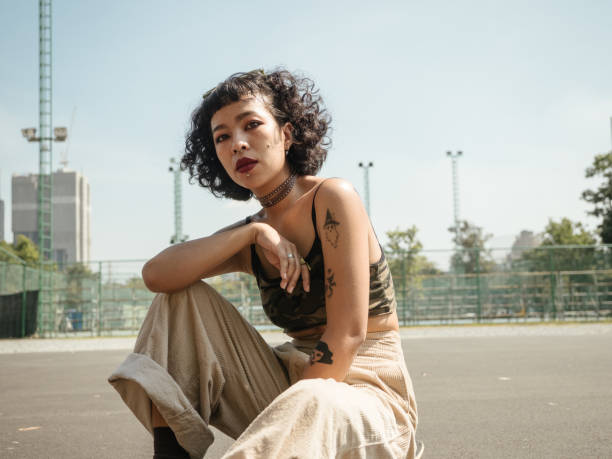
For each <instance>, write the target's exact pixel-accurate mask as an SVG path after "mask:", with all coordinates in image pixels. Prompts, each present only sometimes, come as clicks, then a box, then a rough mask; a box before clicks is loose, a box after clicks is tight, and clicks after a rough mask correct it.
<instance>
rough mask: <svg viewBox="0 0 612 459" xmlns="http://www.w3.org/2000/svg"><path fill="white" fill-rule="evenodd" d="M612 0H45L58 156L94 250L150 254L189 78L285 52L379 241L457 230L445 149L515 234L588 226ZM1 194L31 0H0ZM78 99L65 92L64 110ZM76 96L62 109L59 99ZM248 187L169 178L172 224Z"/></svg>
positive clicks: (30, 101) (206, 82)
mask: <svg viewBox="0 0 612 459" xmlns="http://www.w3.org/2000/svg"><path fill="white" fill-rule="evenodd" d="M610 18H612V2H609V1H604V0H601V1H586V2H576V1H573V2H572V1H554V2H553V1H537V2H528V1H516V2H511V3H509V2H503V1H470V2H451V1H432V2H421V3H416V2H405V1H383V2H379V3H376V4H372V3H363V4H362V3H359V2H349V1H338V2H323V1H317V2H308V3H299V4H295V5H294V4H291V3H289V4H288V3H286V2H280V1H264V2H259V3H252V2H227V3H224V2H208V1H195V0H192V1H187V0H185V1H182V2H177V3H172V4H170V3H169V2H162V1H157V0H155V1H147V2H145V1H133V2H118V1H115V2H104V3H102V2H94V1H82V2H68V1H60V0H56V1H55V2H53V56H54V62H53V78H54V80H53V88H54V89H53V91H54V93H53V98H54V99H53V124H54V126H66V127H69V128H70V131H69V137H70V142H69V143H68V144H61V143H56V144H55V145H54V163H55V169H58V168H59V167H60V163H59V161H60V157H61V153H62V152H63V151H65V150H66V148H68V152H67V155H68V164H69V168H71V169H74V170H77V171H79V172H81V173H82V174H84V175H85V176H86V177H88V179H89V182H90V186H91V205H92V211H91V223H92V230H91V238H92V247H91V249H92V251H91V253H92V255H91V256H92V259H94V260H106V259H125V258H129V259H135V258H149V257H151V256H153V255H154V254H155V253H157V252H158V251H160V250H162V249H163V248H164V247H166V246H167V245H168V244H169V240H170V237H171V235H172V234H173V232H174V227H173V215H174V214H173V194H172V193H173V177H172V174H171V173H169V172H168V166H169V159H170V158H171V157H178V156H180V155H181V153H182V150H183V148H184V135H185V132H186V131H187V129H188V127H189V117H190V114H191V111H192V110H193V109H194V108H195V107H196V106H197V104H198V103H199V101H200V100H201V94H202V93H203V92H205V91H206V90H208V89H210V88H211V87H213V86H214V85H215V84H216V83H217V82H218V81H220V80H221V79H223V78H225V77H227V76H228V75H230V74H231V73H234V72H237V71H245V70H251V69H254V68H260V67H263V68H265V69H272V68H275V67H277V66H284V67H286V68H288V69H289V70H292V71H302V72H303V73H304V74H305V75H307V76H309V77H311V78H313V80H314V81H315V83H316V84H317V86H318V87H319V88H320V91H321V94H322V95H323V98H324V100H325V102H326V106H327V108H328V109H329V111H330V113H331V115H332V120H333V121H332V127H333V131H332V134H331V137H332V140H333V145H332V149H331V151H330V153H329V156H328V161H327V163H326V164H325V166H324V168H323V170H322V172H321V175H322V176H340V177H344V178H346V179H348V180H349V181H351V182H352V183H353V184H354V185H355V187H356V189H357V190H358V191H359V193H360V194H361V195H362V197H363V196H364V190H363V178H362V177H363V170H362V169H360V168H359V167H358V163H359V162H360V161H373V162H374V167H373V168H372V169H370V206H371V215H372V220H373V223H374V228H375V229H376V231H377V233H378V236H379V238H380V239H381V242H382V243H384V242H385V241H386V238H385V236H384V233H385V232H386V231H388V230H390V229H394V228H396V227H399V228H406V227H408V226H411V225H413V224H414V225H416V226H417V228H418V229H419V233H418V238H419V239H420V240H421V241H422V243H423V245H424V248H425V249H443V248H451V247H452V241H451V234H450V233H449V232H448V228H449V227H450V226H451V225H452V224H453V201H452V181H451V162H450V160H449V159H448V158H447V157H446V151H447V150H453V151H456V150H462V151H463V152H464V155H463V157H462V158H461V159H460V160H459V163H458V168H459V190H460V217H461V219H466V220H468V221H470V222H473V223H474V224H477V225H478V226H481V227H483V229H484V231H485V232H486V233H492V234H493V235H494V236H495V238H494V239H493V240H492V241H491V242H490V245H491V246H496V247H500V246H510V245H511V244H512V242H513V240H514V237H515V236H517V235H518V234H519V233H520V232H521V231H522V230H530V231H534V232H540V231H542V230H543V229H544V227H545V226H546V224H547V222H548V219H549V218H553V219H555V220H559V219H561V218H563V217H568V218H570V219H572V220H578V221H582V222H583V223H585V224H586V226H587V228H588V229H591V230H593V229H594V228H595V226H596V225H597V220H596V219H594V218H593V217H589V216H587V215H586V211H587V210H588V209H589V206H588V204H587V203H586V202H584V201H582V200H581V199H580V194H581V192H582V191H583V190H584V189H586V188H589V187H595V186H596V185H597V181H596V180H587V179H586V178H585V177H584V171H585V169H586V168H587V167H588V166H589V165H590V164H591V162H592V160H593V158H594V156H595V155H596V154H600V153H604V152H607V151H610V150H611V149H612V145H611V140H610V139H611V133H610V117H611V116H612V60H611V59H610V55H612V28H611V27H610ZM0 65H1V66H2V69H1V72H0V198H1V199H3V200H4V201H5V203H6V204H5V228H4V230H5V235H6V237H7V239H8V238H11V237H12V236H11V226H10V225H11V215H10V213H11V196H10V183H11V175H12V174H24V173H36V172H37V171H38V146H37V145H36V144H31V143H28V142H26V140H25V139H24V138H23V137H22V136H21V132H20V130H21V129H22V128H25V127H30V126H38V2H35V1H24V2H10V1H0ZM75 107H76V110H75ZM73 110H75V120H74V123H73V124H72V126H71V117H72V113H73ZM257 208H258V206H257V205H256V203H255V202H249V203H246V204H245V203H238V202H231V201H227V200H218V199H215V198H213V197H212V196H211V195H210V193H209V192H207V191H206V190H203V189H201V188H199V187H197V186H196V185H188V184H187V179H186V177H185V179H184V186H183V231H184V233H185V234H188V235H189V236H190V238H196V237H201V236H206V235H208V234H210V233H212V232H214V231H215V230H217V229H218V228H220V227H222V226H224V225H227V224H229V223H231V222H233V221H236V220H238V219H240V218H244V217H245V216H246V215H248V214H249V213H252V212H255V211H256V210H257Z"/></svg>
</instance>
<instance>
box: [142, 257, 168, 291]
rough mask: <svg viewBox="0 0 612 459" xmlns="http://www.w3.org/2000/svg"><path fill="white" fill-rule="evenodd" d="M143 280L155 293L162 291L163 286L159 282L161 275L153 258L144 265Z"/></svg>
mask: <svg viewBox="0 0 612 459" xmlns="http://www.w3.org/2000/svg"><path fill="white" fill-rule="evenodd" d="M142 280H143V281H144V283H145V285H146V286H147V288H148V289H149V290H151V291H152V292H154V293H162V291H163V287H162V286H161V285H160V283H159V275H158V273H157V270H156V269H155V263H154V262H153V259H151V260H149V261H147V262H146V263H145V265H144V266H143V267H142Z"/></svg>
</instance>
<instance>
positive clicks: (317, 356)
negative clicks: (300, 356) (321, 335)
mask: <svg viewBox="0 0 612 459" xmlns="http://www.w3.org/2000/svg"><path fill="white" fill-rule="evenodd" d="M333 355H334V354H333V353H332V351H330V350H329V346H328V345H327V343H326V342H325V341H319V342H318V343H317V345H316V346H315V348H314V349H313V350H312V353H311V354H310V364H311V365H314V364H315V362H319V363H327V364H330V365H331V364H332V363H334V361H333V360H332V356H333Z"/></svg>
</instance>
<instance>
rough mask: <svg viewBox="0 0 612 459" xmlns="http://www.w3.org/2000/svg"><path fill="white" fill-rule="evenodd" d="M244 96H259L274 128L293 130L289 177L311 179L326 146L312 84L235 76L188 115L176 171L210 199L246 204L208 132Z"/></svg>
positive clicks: (285, 75)
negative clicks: (188, 125) (186, 173)
mask: <svg viewBox="0 0 612 459" xmlns="http://www.w3.org/2000/svg"><path fill="white" fill-rule="evenodd" d="M248 95H254V96H255V95H263V96H265V97H264V100H265V101H266V105H267V108H268V109H269V110H270V113H271V114H272V116H274V118H275V119H276V122H277V123H278V125H279V126H282V125H284V124H285V123H286V122H289V123H291V125H292V126H293V131H292V140H293V142H292V144H291V147H290V149H289V152H288V154H287V160H288V162H289V167H290V169H291V172H293V173H295V174H297V175H315V174H316V173H317V172H318V171H319V170H320V169H321V166H322V165H323V162H324V161H325V158H326V156H327V150H328V149H329V146H330V144H331V140H330V139H329V137H327V135H326V134H327V130H328V128H329V125H330V122H331V118H330V116H329V114H328V113H327V111H326V110H325V108H324V106H323V101H322V99H321V96H320V95H319V91H318V90H317V89H315V87H314V83H313V81H312V80H310V79H308V78H305V77H298V76H295V75H293V74H292V73H290V72H288V71H287V70H284V69H278V70H275V71H273V72H271V73H264V71H263V70H255V71H252V72H247V73H235V74H233V75H231V76H230V77H229V78H228V79H226V80H225V81H223V82H221V83H219V84H218V85H217V86H216V87H215V88H214V89H212V90H210V91H209V92H207V93H206V94H204V100H203V101H202V104H201V105H200V106H199V107H198V108H196V109H195V110H194V112H193V114H192V116H191V129H190V131H189V132H188V133H187V136H186V139H185V154H184V155H183V158H182V160H181V167H182V169H183V170H189V175H190V177H191V178H190V180H194V179H196V180H197V181H198V183H199V184H200V185H201V186H203V187H205V188H209V189H210V191H211V192H212V194H213V195H214V196H216V197H226V198H231V199H236V200H239V201H246V200H248V199H250V198H251V196H252V195H253V193H252V192H251V190H249V189H247V188H244V187H241V186H240V185H238V184H236V183H235V182H234V181H233V180H232V179H231V178H230V176H229V175H228V174H227V172H226V171H225V169H224V168H223V166H222V165H221V162H220V161H219V159H218V158H217V153H216V151H215V144H214V139H213V136H212V132H211V126H210V120H211V118H212V116H213V115H214V114H215V112H217V110H219V109H221V108H223V107H224V106H226V105H228V104H230V103H232V102H236V101H238V100H240V99H241V98H242V97H244V96H248Z"/></svg>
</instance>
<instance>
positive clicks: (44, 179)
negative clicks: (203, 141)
mask: <svg viewBox="0 0 612 459" xmlns="http://www.w3.org/2000/svg"><path fill="white" fill-rule="evenodd" d="M38 19H39V21H38V34H39V50H38V51H39V52H38V90H39V99H38V109H39V118H38V122H39V125H38V129H39V132H40V135H39V136H36V128H26V129H22V130H21V132H22V134H23V136H24V137H25V138H26V139H27V140H28V142H38V145H39V148H38V152H39V154H38V180H37V187H38V209H37V210H38V212H37V214H38V215H37V219H38V222H37V229H38V241H36V242H37V244H38V249H39V252H40V253H39V269H38V291H39V293H38V325H37V328H38V330H39V331H41V332H42V333H43V334H44V332H45V331H46V330H45V328H44V326H45V323H43V320H41V319H42V318H44V315H45V314H47V313H50V314H51V317H46V318H47V319H53V318H54V316H53V311H52V306H53V275H52V272H51V268H50V267H48V268H47V269H45V265H51V264H52V263H53V258H54V257H53V202H52V201H53V149H52V146H53V142H54V141H55V142H63V141H65V140H66V138H67V136H68V132H67V129H66V128H65V127H56V128H55V129H53V128H52V126H53V122H52V72H51V64H52V55H51V51H52V46H51V36H52V35H51V0H39V2H38ZM52 130H53V132H52ZM49 323H50V324H51V327H52V328H51V329H50V330H49V331H53V327H54V324H53V323H51V321H49Z"/></svg>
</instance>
